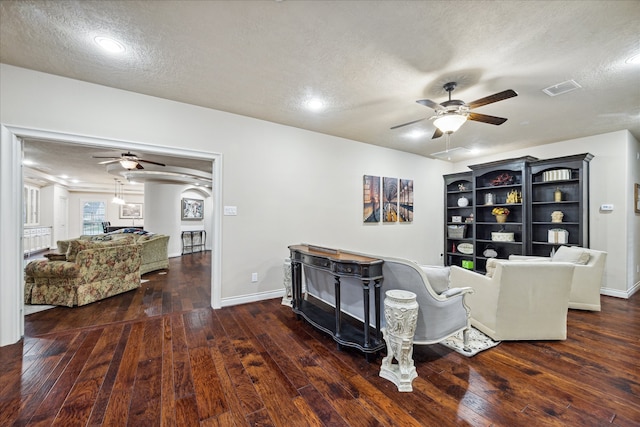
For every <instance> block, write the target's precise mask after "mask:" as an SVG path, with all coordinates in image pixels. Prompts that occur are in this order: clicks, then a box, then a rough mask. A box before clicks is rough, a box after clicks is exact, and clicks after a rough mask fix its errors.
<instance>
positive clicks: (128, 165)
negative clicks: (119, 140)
mask: <svg viewBox="0 0 640 427" xmlns="http://www.w3.org/2000/svg"><path fill="white" fill-rule="evenodd" d="M93 158H94V159H110V160H105V161H103V162H100V163H98V164H99V165H108V164H111V163H116V162H119V163H120V165H121V166H122V167H123V168H125V169H128V170H133V169H144V168H143V167H142V165H141V164H140V162H144V163H149V164H152V165H158V166H166V165H165V164H164V163H158V162H152V161H151V160H144V159H141V158H140V157H138V156H137V155H135V154H133V153H132V152H131V151H127V152H126V153H122V155H121V156H120V157H114V156H109V157H103V156H93Z"/></svg>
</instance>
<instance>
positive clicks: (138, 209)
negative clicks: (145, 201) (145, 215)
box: [120, 203, 142, 219]
mask: <svg viewBox="0 0 640 427" xmlns="http://www.w3.org/2000/svg"><path fill="white" fill-rule="evenodd" d="M120 218H121V219H142V203H127V204H124V205H120Z"/></svg>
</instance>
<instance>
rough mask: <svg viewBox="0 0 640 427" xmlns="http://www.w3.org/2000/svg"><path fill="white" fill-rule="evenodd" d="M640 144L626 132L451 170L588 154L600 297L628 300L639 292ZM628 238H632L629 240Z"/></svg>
mask: <svg viewBox="0 0 640 427" xmlns="http://www.w3.org/2000/svg"><path fill="white" fill-rule="evenodd" d="M639 151H640V144H639V143H638V141H636V140H635V139H634V138H633V136H631V134H630V133H629V132H628V131H626V130H623V131H618V132H612V133H608V134H604V135H595V136H589V137H585V138H578V139H573V140H569V141H562V142H556V143H553V144H546V145H541V146H537V147H530V148H526V149H522V150H515V151H510V152H506V153H502V154H500V155H492V156H487V157H481V158H476V159H473V161H472V162H469V161H467V162H460V163H457V164H455V165H454V168H455V170H456V172H459V171H464V170H468V168H467V166H468V165H470V164H479V163H485V162H489V161H494V160H502V159H508V158H517V157H522V156H526V155H530V156H534V157H537V158H540V159H548V158H553V157H560V156H568V155H572V154H580V153H591V154H593V155H594V158H593V159H592V160H591V162H590V164H589V169H590V180H589V182H590V192H589V193H590V197H589V217H590V247H591V248H593V249H599V250H603V251H606V252H607V253H608V255H607V265H606V269H605V275H604V279H603V289H602V292H603V293H604V294H606V295H613V296H618V297H628V296H630V295H631V294H632V293H633V292H635V291H636V290H637V289H638V281H639V280H640V275H639V274H638V273H637V272H635V271H636V267H635V266H636V265H640V247H639V243H638V242H640V239H638V238H637V237H638V233H639V229H640V224H639V222H640V216H639V215H636V214H634V211H633V182H634V176H635V182H640V178H639V176H640V166H639V161H638V160H637V159H636V153H637V152H639ZM605 203H607V204H613V205H614V210H613V211H612V212H603V211H600V209H599V207H600V205H602V204H605ZM633 236H636V238H635V239H634V238H633Z"/></svg>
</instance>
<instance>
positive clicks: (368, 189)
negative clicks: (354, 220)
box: [362, 175, 413, 223]
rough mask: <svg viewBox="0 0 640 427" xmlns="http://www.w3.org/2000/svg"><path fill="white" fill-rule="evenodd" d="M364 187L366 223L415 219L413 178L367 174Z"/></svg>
mask: <svg viewBox="0 0 640 427" xmlns="http://www.w3.org/2000/svg"><path fill="white" fill-rule="evenodd" d="M362 188H363V203H362V212H363V221H364V222H365V223H378V222H380V221H381V220H382V222H388V223H391V222H412V221H413V180H412V179H398V178H389V177H386V176H385V177H382V178H381V177H379V176H375V175H365V176H364V178H363V187H362Z"/></svg>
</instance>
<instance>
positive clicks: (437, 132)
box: [431, 128, 444, 139]
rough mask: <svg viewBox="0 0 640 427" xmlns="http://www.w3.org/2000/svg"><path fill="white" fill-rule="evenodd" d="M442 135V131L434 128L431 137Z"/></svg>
mask: <svg viewBox="0 0 640 427" xmlns="http://www.w3.org/2000/svg"><path fill="white" fill-rule="evenodd" d="M442 135H444V133H442V131H441V130H440V129H438V128H436V131H435V132H434V133H433V136H432V137H431V139H436V138H440V137H441V136H442Z"/></svg>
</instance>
